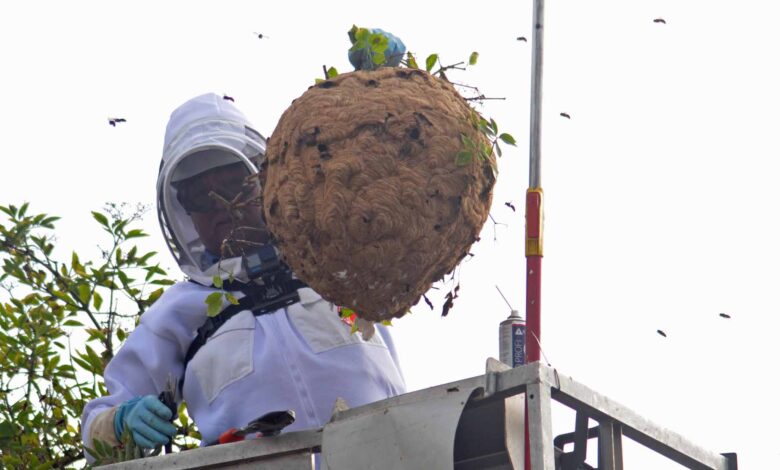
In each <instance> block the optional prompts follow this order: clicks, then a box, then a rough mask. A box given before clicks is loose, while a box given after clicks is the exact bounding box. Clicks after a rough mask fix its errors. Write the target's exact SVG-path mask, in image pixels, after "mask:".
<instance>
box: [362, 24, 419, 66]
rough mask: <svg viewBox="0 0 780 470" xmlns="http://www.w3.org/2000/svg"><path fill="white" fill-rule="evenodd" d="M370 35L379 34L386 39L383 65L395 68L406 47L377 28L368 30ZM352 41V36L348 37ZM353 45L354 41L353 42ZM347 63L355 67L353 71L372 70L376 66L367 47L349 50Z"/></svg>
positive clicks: (397, 39)
mask: <svg viewBox="0 0 780 470" xmlns="http://www.w3.org/2000/svg"><path fill="white" fill-rule="evenodd" d="M368 31H369V32H370V33H372V34H381V35H383V36H385V37H386V38H387V49H385V63H384V64H383V65H384V66H387V67H397V66H398V65H399V64H400V63H401V60H402V59H403V58H404V53H405V52H406V46H405V45H404V42H403V41H401V40H400V39H399V38H397V37H396V36H394V35H392V34H390V33H388V32H387V31H384V30H382V29H379V28H370V29H369V30H368ZM350 39H352V36H350ZM353 44H354V40H353ZM348 57H349V63H350V64H352V66H353V67H355V70H374V69H376V68H378V66H377V65H376V64H375V63H374V61H373V60H371V47H370V46H369V45H367V46H366V47H363V48H361V49H355V50H350V51H349V53H348Z"/></svg>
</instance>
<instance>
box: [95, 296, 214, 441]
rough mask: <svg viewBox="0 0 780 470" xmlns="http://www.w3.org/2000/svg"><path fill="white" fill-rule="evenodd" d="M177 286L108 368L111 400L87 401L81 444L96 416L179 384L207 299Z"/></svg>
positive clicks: (145, 316)
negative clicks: (133, 399)
mask: <svg viewBox="0 0 780 470" xmlns="http://www.w3.org/2000/svg"><path fill="white" fill-rule="evenodd" d="M180 285H181V284H177V285H175V286H173V287H171V288H170V289H169V290H168V291H167V292H166V293H165V294H163V296H162V297H160V299H158V301H157V302H156V303H155V304H154V305H153V306H152V307H151V308H150V309H149V310H148V311H147V312H146V313H144V314H143V316H142V317H141V323H140V324H139V325H138V327H136V329H135V330H134V331H133V332H132V333H131V334H130V335H129V336H128V338H127V340H126V341H125V343H124V344H123V345H122V347H121V348H119V351H118V352H117V353H116V355H115V356H114V358H113V359H111V361H110V362H109V363H108V366H106V369H105V372H104V374H103V378H104V380H105V383H106V388H107V389H108V393H109V395H108V396H105V397H99V398H96V399H94V400H91V401H90V402H89V403H87V405H86V407H85V408H84V412H83V414H82V416H81V423H82V440H83V441H84V443H85V444H87V443H88V442H89V440H88V436H89V428H90V425H91V423H92V421H93V420H94V419H95V417H96V416H98V415H99V414H100V413H102V412H104V411H106V410H108V409H109V408H111V407H114V406H118V405H121V404H122V403H123V402H125V401H126V400H129V399H131V398H133V397H136V396H139V395H140V396H143V395H149V394H152V395H158V394H159V393H160V392H161V391H162V390H164V389H165V387H166V384H167V383H168V380H169V376H170V377H172V378H173V380H175V381H176V383H177V384H178V379H179V377H180V376H181V374H182V371H183V369H184V366H183V363H184V356H185V354H186V350H187V348H188V347H189V343H190V342H191V341H192V338H193V337H194V335H195V331H196V330H197V328H198V327H200V324H201V323H202V322H203V321H205V318H206V317H205V303H203V299H204V298H205V295H203V296H201V295H197V294H196V295H193V291H192V289H191V288H187V286H184V287H180ZM201 311H202V312H201ZM177 398H178V397H177Z"/></svg>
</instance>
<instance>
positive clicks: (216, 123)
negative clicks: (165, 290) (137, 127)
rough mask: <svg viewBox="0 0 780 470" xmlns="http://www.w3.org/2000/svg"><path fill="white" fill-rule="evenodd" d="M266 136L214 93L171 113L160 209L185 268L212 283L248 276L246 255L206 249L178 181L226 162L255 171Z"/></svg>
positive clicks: (169, 241)
mask: <svg viewBox="0 0 780 470" xmlns="http://www.w3.org/2000/svg"><path fill="white" fill-rule="evenodd" d="M265 149H266V141H265V138H263V136H261V135H260V133H259V132H257V131H256V130H254V128H253V127H252V124H251V123H250V122H249V120H248V119H247V118H246V116H244V114H243V113H242V112H241V111H239V110H238V109H237V108H236V107H235V106H234V105H233V104H232V103H231V102H230V101H228V100H226V99H223V98H222V97H221V96H219V95H216V94H214V93H208V94H205V95H201V96H198V97H195V98H193V99H191V100H189V101H187V102H185V103H184V104H182V105H181V106H179V107H178V108H176V110H174V111H173V113H171V117H170V120H169V121H168V126H167V127H166V129H165V140H164V144H163V154H162V162H161V164H160V173H159V175H158V178H157V215H158V218H159V220H160V226H161V228H162V232H163V236H164V237H165V241H166V243H167V245H168V248H169V249H170V250H171V253H172V254H173V257H174V258H175V259H176V262H177V263H178V264H179V267H180V268H181V270H182V271H183V272H184V273H185V274H186V275H187V276H189V277H190V278H191V279H193V280H195V281H197V282H199V283H201V284H204V285H210V284H211V283H212V279H213V277H214V276H215V275H219V276H220V277H221V278H223V279H227V278H228V277H231V276H232V277H233V278H236V279H239V280H247V276H246V273H245V272H244V268H243V263H242V257H240V256H238V257H234V258H228V259H222V260H219V258H218V256H217V255H218V254H217V253H208V252H207V250H206V247H205V245H204V244H203V242H202V241H201V240H200V237H199V235H198V232H197V231H196V230H195V225H194V224H193V222H192V219H191V217H190V216H189V215H188V214H187V212H186V211H185V210H184V208H183V207H182V206H181V204H180V203H179V201H178V200H177V198H176V187H175V184H174V183H176V182H177V181H180V180H183V179H185V178H189V177H192V176H195V175H197V174H200V173H202V172H205V171H207V170H210V169H213V168H216V167H220V166H223V165H229V164H234V163H238V162H242V163H244V165H246V167H247V169H248V170H249V172H250V173H251V174H256V173H257V169H258V167H259V165H260V164H261V163H262V161H263V160H264V159H265Z"/></svg>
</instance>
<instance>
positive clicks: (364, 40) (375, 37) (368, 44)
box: [347, 25, 389, 67]
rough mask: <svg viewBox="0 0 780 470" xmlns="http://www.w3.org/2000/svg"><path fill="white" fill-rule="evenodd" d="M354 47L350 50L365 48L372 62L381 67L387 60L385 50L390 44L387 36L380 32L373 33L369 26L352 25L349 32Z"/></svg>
mask: <svg viewBox="0 0 780 470" xmlns="http://www.w3.org/2000/svg"><path fill="white" fill-rule="evenodd" d="M347 35H348V36H349V40H350V42H352V47H350V48H349V51H350V52H353V51H357V50H361V49H362V50H365V51H366V52H367V53H368V55H369V57H370V58H371V62H372V63H373V64H374V65H375V66H376V67H380V66H382V65H384V63H385V62H386V61H387V59H386V57H385V50H387V46H388V44H389V40H388V39H387V36H385V35H383V34H380V33H372V32H370V31H369V30H368V29H367V28H359V27H357V26H355V25H352V28H351V29H350V30H349V31H348V32H347Z"/></svg>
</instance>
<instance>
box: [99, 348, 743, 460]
mask: <svg viewBox="0 0 780 470" xmlns="http://www.w3.org/2000/svg"><path fill="white" fill-rule="evenodd" d="M526 395H527V397H528V400H527V403H528V404H527V413H528V418H529V419H528V423H529V424H528V433H529V439H530V452H531V465H532V468H533V470H575V469H580V468H585V469H587V468H592V467H589V466H587V464H585V463H584V461H585V446H586V445H587V440H588V439H593V438H596V439H598V446H597V448H598V469H599V470H623V452H622V439H623V437H624V436H625V437H627V438H629V439H632V440H634V441H636V442H637V443H639V444H641V445H643V446H645V447H647V448H648V449H650V450H652V451H654V452H657V453H658V454H661V455H663V456H665V457H667V458H669V459H671V460H672V461H674V462H677V463H679V464H680V465H682V466H684V467H687V468H692V469H715V470H737V458H736V454H718V453H714V452H711V451H708V450H706V449H703V448H701V447H699V446H697V445H696V444H694V443H692V442H690V441H689V440H688V439H686V438H684V437H683V436H681V435H679V434H677V433H674V432H672V431H669V430H667V429H665V428H663V427H661V426H658V425H655V424H653V423H652V422H650V421H648V420H647V419H645V418H644V417H642V416H639V415H638V414H637V413H635V412H633V411H631V410H629V409H628V408H626V407H624V406H622V405H620V404H618V403H616V402H614V401H612V400H610V399H609V398H607V397H605V396H603V395H601V394H599V393H597V392H594V391H593V390H591V389H589V388H588V387H586V386H584V385H582V384H580V383H577V382H576V381H574V380H572V379H571V378H569V377H565V376H563V375H560V374H559V373H558V372H557V371H556V370H555V369H553V368H550V367H548V366H545V365H543V364H541V363H538V362H536V363H532V364H529V365H526V366H521V367H517V368H514V369H510V368H508V367H507V366H505V365H504V364H502V363H500V362H498V361H496V360H494V359H488V364H487V371H486V373H485V374H484V375H480V376H477V377H472V378H468V379H464V380H460V381H457V382H452V383H449V384H444V385H439V386H436V387H431V388H428V389H424V390H420V391H416V392H412V393H407V394H404V395H400V396H397V397H394V398H390V399H387V400H382V401H379V402H376V403H371V404H368V405H365V406H361V407H356V408H344V407H341V408H338V407H337V409H336V410H334V413H333V416H332V418H331V420H330V421H329V422H328V423H327V424H326V425H325V426H324V427H323V428H320V429H314V430H309V431H301V432H290V433H286V434H282V435H280V436H277V437H269V438H260V439H254V440H248V441H243V442H236V443H231V444H223V445H218V446H213V447H204V448H200V449H195V450H190V451H186V452H181V453H178V454H169V455H163V456H158V457H153V458H146V459H140V460H134V461H130V462H125V463H122V464H114V465H108V466H104V467H101V468H103V469H106V470H111V469H120V468H121V469H130V470H132V469H145V470H154V469H182V470H184V469H206V468H225V469H249V468H263V469H266V470H304V469H306V470H311V469H313V468H314V467H315V454H319V455H318V457H317V459H319V466H320V468H321V469H323V470H351V469H355V470H365V469H369V468H370V469H382V470H384V469H388V470H391V469H392V470H401V469H403V470H417V469H426V470H436V469H442V470H444V469H446V470H452V469H455V470H477V469H479V470H493V469H495V470H498V469H522V468H523V461H524V455H523V454H524V446H523V442H524V439H525V434H524V433H525V429H524V425H523V423H524V420H525V412H526V411H525V406H524V402H525V397H526ZM552 401H556V402H559V403H562V404H563V405H566V406H567V407H569V408H571V409H573V410H574V411H575V412H576V416H577V417H576V423H575V430H574V432H571V433H568V434H562V435H559V436H558V437H556V438H553V433H552V423H551V405H552ZM589 420H593V421H595V422H597V423H598V426H597V427H594V428H590V429H589V428H588V421H589ZM566 444H574V450H573V451H572V452H563V450H562V449H563V446H564V445H566Z"/></svg>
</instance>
